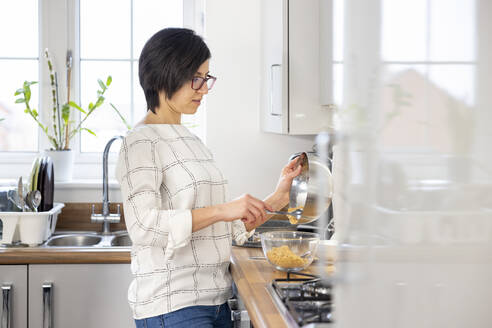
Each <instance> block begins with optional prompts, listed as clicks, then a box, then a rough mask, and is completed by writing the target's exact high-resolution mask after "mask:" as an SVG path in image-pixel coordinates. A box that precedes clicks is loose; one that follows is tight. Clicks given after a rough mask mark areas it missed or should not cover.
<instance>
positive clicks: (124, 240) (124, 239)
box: [111, 234, 132, 246]
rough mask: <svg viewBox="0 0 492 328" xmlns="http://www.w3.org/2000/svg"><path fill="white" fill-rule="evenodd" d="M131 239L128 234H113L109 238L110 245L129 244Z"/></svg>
mask: <svg viewBox="0 0 492 328" xmlns="http://www.w3.org/2000/svg"><path fill="white" fill-rule="evenodd" d="M131 245H132V240H131V239H130V237H129V236H128V234H124V235H119V236H115V237H114V238H113V239H112V240H111V246H131Z"/></svg>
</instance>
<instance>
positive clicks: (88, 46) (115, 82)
mask: <svg viewBox="0 0 492 328" xmlns="http://www.w3.org/2000/svg"><path fill="white" fill-rule="evenodd" d="M114 8H118V10H114ZM203 9H204V1H203V0H167V1H161V0H146V1H137V0H83V1H82V0H67V1H39V0H19V1H1V2H0V31H12V33H11V32H9V33H5V32H0V44H1V46H0V72H1V75H0V119H2V118H4V120H2V121H0V169H1V168H2V167H3V166H2V165H9V164H12V163H19V164H23V165H24V166H26V165H29V166H30V163H31V161H32V159H33V158H34V156H36V154H37V153H38V152H42V151H43V150H44V149H47V148H49V147H50V145H49V144H48V142H47V140H46V138H45V136H44V134H43V133H42V132H41V131H40V130H39V129H38V128H37V125H36V124H35V122H34V121H33V120H32V119H31V118H30V117H28V116H27V115H26V114H25V113H24V112H23V109H24V107H23V106H22V105H21V104H15V97H14V92H15V90H16V89H18V88H19V87H21V86H22V82H23V81H24V80H30V81H40V80H41V83H39V84H37V85H35V86H33V87H32V91H33V95H32V99H31V106H32V107H34V108H36V109H37V110H38V111H39V112H40V115H41V116H42V117H43V122H45V123H49V121H50V120H49V119H50V113H49V109H48V108H50V106H51V101H50V99H49V97H48V96H47V95H49V94H50V90H49V82H48V73H47V67H46V61H45V59H44V57H41V58H40V56H39V54H43V52H44V49H45V48H48V49H49V50H50V54H51V57H52V59H53V63H54V66H55V69H56V71H57V73H58V84H59V94H60V95H61V96H62V97H63V98H66V96H67V82H66V81H67V78H66V76H67V73H66V56H67V51H68V50H71V51H72V55H73V60H72V62H73V66H72V78H71V88H70V89H71V100H74V101H76V102H80V103H81V104H82V107H83V108H87V106H88V104H89V102H94V101H95V99H96V97H97V94H96V90H97V89H98V83H97V79H101V80H105V79H106V77H107V76H108V75H111V76H112V84H111V86H110V87H109V89H108V92H107V93H106V94H105V96H106V101H105V103H104V105H103V107H101V108H99V109H98V110H97V111H96V112H94V113H93V114H92V115H91V116H90V117H89V118H88V119H87V120H86V121H85V123H86V124H85V126H86V127H87V128H89V129H91V130H93V131H94V132H95V133H96V135H97V137H94V136H93V135H91V134H89V133H87V132H82V133H81V134H79V135H77V136H76V137H75V138H73V139H72V140H71V143H70V148H71V149H73V150H74V151H75V153H76V156H75V165H76V166H75V172H76V173H75V174H74V178H75V179H78V178H93V177H96V176H99V175H100V174H99V173H100V172H99V170H98V172H97V173H93V171H94V168H96V167H97V168H99V165H100V162H101V158H102V157H101V154H100V152H101V151H102V149H103V147H104V145H105V144H106V142H107V141H108V140H109V139H110V138H111V137H113V136H114V135H118V134H124V133H125V132H126V127H125V126H124V125H123V124H122V123H121V120H120V119H119V118H118V117H117V116H116V114H115V112H114V110H113V109H112V108H111V107H110V105H109V104H110V103H112V104H114V105H115V106H116V108H118V110H119V111H120V112H121V113H122V114H123V115H124V117H125V118H126V119H127V120H128V122H129V123H130V125H134V124H135V123H137V122H139V121H140V120H141V119H142V118H143V116H144V114H145V112H146V103H145V98H144V96H143V92H142V91H141V88H140V84H139V81H138V57H139V54H140V52H141V49H142V47H143V45H144V43H145V42H146V40H147V39H148V38H149V37H150V36H151V35H152V34H153V33H155V32H156V31H157V30H159V29H161V28H164V27H168V26H184V27H188V28H192V29H194V30H195V31H197V33H198V34H202V35H203V34H204V21H203V20H204V16H203ZM38 25H39V27H38ZM5 45H12V46H5ZM63 101H64V100H63ZM73 119H75V120H76V121H80V117H74V118H73ZM183 124H187V125H188V126H189V127H190V128H191V129H192V130H194V131H193V132H194V133H196V134H197V135H198V136H200V137H201V138H204V137H205V136H204V132H205V128H204V127H205V122H204V115H203V114H202V115H198V116H195V115H194V116H193V117H184V118H183ZM117 150H118V147H117V146H114V147H112V151H113V152H117ZM29 152H30V153H29ZM114 159H115V156H112V159H111V158H110V161H114ZM91 165H92V166H91ZM94 165H97V166H94ZM4 167H6V166H4ZM2 171H3V172H4V174H3V175H2V176H1V177H0V178H11V177H16V176H18V175H19V172H20V174H25V172H24V171H25V168H22V170H21V168H20V167H19V169H18V170H17V171H15V172H13V173H11V172H8V170H5V169H3V170H2Z"/></svg>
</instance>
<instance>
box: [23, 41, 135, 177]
mask: <svg viewBox="0 0 492 328" xmlns="http://www.w3.org/2000/svg"><path fill="white" fill-rule="evenodd" d="M45 57H46V61H47V64H48V69H49V74H50V84H51V98H52V104H53V105H52V109H51V113H52V115H51V122H50V123H49V124H44V123H43V122H42V121H41V118H40V115H39V113H38V112H37V110H36V109H34V108H31V106H30V104H29V101H30V100H31V86H32V85H34V84H36V83H37V82H36V81H24V84H23V86H22V88H20V89H17V90H16V92H15V96H20V97H19V98H18V99H16V101H15V102H16V103H24V104H25V106H26V108H25V109H24V112H25V113H26V114H28V115H30V116H31V117H32V118H33V119H34V120H35V121H36V123H37V124H38V126H39V127H40V128H41V130H42V131H43V132H44V134H45V135H46V137H47V138H48V141H49V142H50V144H51V148H50V149H49V150H46V153H47V155H48V156H50V157H51V158H52V160H53V162H54V167H55V179H56V180H57V181H67V180H71V178H72V172H73V152H72V150H71V148H70V141H71V140H72V138H73V137H75V136H76V135H77V133H78V132H81V131H86V132H88V133H90V134H92V135H94V136H95V135H96V134H95V133H94V132H93V131H91V130H90V129H88V128H86V127H85V126H84V122H85V121H86V120H87V118H88V117H89V116H90V115H91V114H92V113H94V111H95V110H96V109H97V108H99V107H101V105H102V104H103V103H104V101H105V97H104V94H105V93H106V91H107V90H108V88H109V86H110V85H111V82H112V79H111V76H108V77H107V78H106V81H105V82H103V81H102V80H100V79H98V80H97V82H98V84H99V89H98V90H97V98H96V101H95V102H90V103H89V105H88V106H87V109H83V108H82V106H81V105H79V104H77V103H75V102H74V101H72V100H71V99H70V77H71V69H72V56H71V52H70V51H69V52H68V54H67V77H68V78H67V80H68V83H67V99H66V101H65V102H64V103H63V104H62V105H61V106H60V98H59V93H58V81H57V74H56V72H55V71H54V69H53V65H52V61H51V58H50V54H49V52H48V49H46V50H45ZM110 105H111V107H112V108H113V109H114V110H115V111H116V113H117V115H118V116H119V117H120V119H121V120H122V121H123V123H124V124H125V126H126V127H127V128H128V129H130V128H131V127H130V126H129V125H128V123H127V121H126V120H125V118H124V117H123V116H122V115H121V113H120V112H119V111H118V109H117V108H116V107H115V106H114V105H113V104H111V103H110ZM74 110H76V111H78V112H80V113H81V118H80V121H79V122H75V121H74V120H72V119H71V116H72V115H71V114H72V111H74Z"/></svg>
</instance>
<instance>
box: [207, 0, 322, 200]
mask: <svg viewBox="0 0 492 328" xmlns="http://www.w3.org/2000/svg"><path fill="white" fill-rule="evenodd" d="M206 3H207V5H206V23H205V25H206V40H205V41H206V42H207V44H208V46H209V48H210V51H211V52H212V60H211V63H210V71H211V74H212V75H215V76H217V77H218V80H217V82H216V85H215V86H214V89H213V90H212V92H210V94H209V95H208V96H207V97H208V99H207V109H206V111H207V145H208V146H209V147H210V149H211V150H212V152H213V153H214V155H215V159H216V161H217V163H218V165H219V167H220V168H221V169H222V170H223V172H224V174H225V176H226V177H227V179H228V180H229V191H230V192H229V194H230V196H231V197H233V198H234V197H237V196H240V195H241V194H243V193H250V194H252V195H253V196H255V197H264V196H266V195H268V194H269V193H270V192H272V191H273V189H274V187H275V185H276V182H277V179H278V176H279V174H280V170H281V168H282V167H283V165H285V164H286V163H287V160H288V158H289V156H290V155H291V154H293V153H295V152H298V151H305V150H310V149H311V147H312V145H313V143H314V136H286V135H276V134H271V133H264V132H262V131H260V112H259V111H260V107H259V106H260V105H259V104H260V89H259V84H260V83H259V82H260V53H261V51H260V50H261V48H260V44H261V42H260V40H261V38H260V37H261V34H260V33H261V26H260V0H248V1H244V0H229V1H223V0H207V2H206Z"/></svg>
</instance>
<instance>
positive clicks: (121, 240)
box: [42, 231, 132, 248]
mask: <svg viewBox="0 0 492 328" xmlns="http://www.w3.org/2000/svg"><path fill="white" fill-rule="evenodd" d="M131 245H132V241H131V239H130V237H129V236H128V233H127V232H126V231H119V232H114V233H111V234H110V235H102V234H98V233H96V232H66V233H58V234H55V235H53V236H51V238H49V239H48V241H47V242H45V243H44V245H43V246H42V247H48V248H49V247H90V248H106V247H130V246H131Z"/></svg>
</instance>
